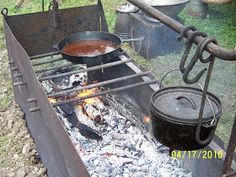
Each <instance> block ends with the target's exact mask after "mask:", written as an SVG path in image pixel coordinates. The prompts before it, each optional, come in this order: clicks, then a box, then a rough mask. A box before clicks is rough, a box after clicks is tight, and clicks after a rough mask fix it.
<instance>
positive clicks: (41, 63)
mask: <svg viewBox="0 0 236 177" xmlns="http://www.w3.org/2000/svg"><path fill="white" fill-rule="evenodd" d="M62 60H65V59H64V58H62V57H60V58H57V59H54V60H48V61H44V62H38V63H34V64H33V66H39V65H44V64H48V63H53V62H57V61H62Z"/></svg>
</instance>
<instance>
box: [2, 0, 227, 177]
mask: <svg viewBox="0 0 236 177" xmlns="http://www.w3.org/2000/svg"><path fill="white" fill-rule="evenodd" d="M54 3H55V2H54ZM56 7H57V5H56V4H54V8H52V9H53V10H50V11H47V12H39V13H34V14H23V15H15V16H9V15H8V14H7V9H4V10H3V11H2V14H3V16H4V30H5V36H6V44H7V50H8V56H9V66H10V70H11V75H12V81H13V86H14V95H15V99H16V102H17V103H18V104H19V105H20V106H21V108H22V110H23V111H24V113H25V117H26V120H27V125H28V128H29V130H30V132H31V134H32V137H33V138H34V141H35V144H36V147H37V150H38V153H39V155H40V157H41V159H42V162H43V163H44V165H45V166H46V167H47V171H48V175H49V176H53V177H54V176H55V177H65V176H66V177H67V176H71V177H75V176H76V177H79V176H81V177H85V176H104V177H105V176H145V175H147V176H187V177H190V176H211V175H212V174H214V175H215V176H220V175H221V173H222V170H221V169H222V166H223V160H222V158H223V157H222V158H212V159H207V160H205V159H201V158H199V159H192V158H188V157H185V156H183V157H182V158H181V159H182V160H181V159H179V158H178V157H177V156H174V155H173V152H174V153H175V152H177V151H172V150H171V151H170V150H169V148H167V147H165V146H163V145H161V144H160V143H159V142H157V141H156V139H155V138H154V137H153V136H152V134H151V133H150V132H152V131H151V122H150V107H149V105H150V98H151V95H152V94H153V93H154V92H155V91H157V90H158V89H159V84H160V83H159V81H158V80H157V79H155V78H154V77H153V76H152V74H151V73H150V72H147V71H144V70H142V69H140V67H139V66H138V65H137V64H136V63H135V62H134V61H133V60H132V59H131V58H130V57H129V56H128V55H127V54H126V52H125V51H123V49H121V48H120V49H118V52H117V53H116V55H115V56H113V59H112V61H103V62H102V63H99V64H97V65H93V66H90V65H86V64H74V63H71V62H69V61H67V60H66V59H65V58H63V57H62V55H61V54H60V53H58V52H57V51H55V50H54V49H53V45H54V44H56V43H57V42H58V41H59V40H60V39H61V38H63V37H65V36H68V35H70V34H73V33H76V32H82V31H99V30H101V31H108V28H107V24H106V20H105V17H104V12H103V7H102V4H101V1H100V0H98V4H95V5H90V6H83V7H78V8H70V9H63V10H59V9H57V8H56ZM206 150H207V151H214V150H219V151H222V152H223V150H222V149H221V148H220V146H219V143H218V144H217V143H216V141H214V140H213V142H212V143H211V144H210V145H209V146H208V147H207V148H206ZM171 155H172V156H171ZM213 162H214V163H213Z"/></svg>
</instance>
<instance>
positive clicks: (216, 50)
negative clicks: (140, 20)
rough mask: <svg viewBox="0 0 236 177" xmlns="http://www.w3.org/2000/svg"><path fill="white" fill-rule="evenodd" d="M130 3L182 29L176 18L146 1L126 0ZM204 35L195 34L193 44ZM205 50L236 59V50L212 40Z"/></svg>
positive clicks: (229, 58)
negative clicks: (227, 48) (226, 47)
mask: <svg viewBox="0 0 236 177" xmlns="http://www.w3.org/2000/svg"><path fill="white" fill-rule="evenodd" d="M128 1H129V2H130V3H132V4H134V5H135V6H137V7H138V8H140V9H141V10H143V11H144V12H146V13H148V14H149V15H151V16H153V17H155V18H156V19H158V20H160V21H161V22H162V23H164V24H165V25H167V26H168V27H170V28H172V29H173V30H175V31H176V32H178V33H180V32H181V31H182V30H183V29H184V25H182V24H180V23H179V22H177V21H176V20H174V19H172V18H170V17H169V16H167V15H165V14H163V13H161V12H160V11H158V10H156V9H155V8H153V7H151V6H149V5H148V4H147V3H144V2H143V1H141V0H128ZM192 33H193V31H192V30H189V31H188V32H187V33H186V36H185V37H186V38H188V37H189V36H190V35H191V34H192ZM203 39H204V37H202V36H197V37H196V38H195V39H194V43H195V44H199V43H200V42H201V41H202V40H203ZM206 49H207V51H208V52H210V53H211V54H213V55H215V56H216V57H218V58H220V59H222V60H229V61H236V50H231V51H230V50H226V49H224V48H222V47H220V46H218V45H216V44H214V43H213V42H211V43H209V44H208V45H207V47H206Z"/></svg>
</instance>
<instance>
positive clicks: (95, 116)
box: [77, 88, 108, 124]
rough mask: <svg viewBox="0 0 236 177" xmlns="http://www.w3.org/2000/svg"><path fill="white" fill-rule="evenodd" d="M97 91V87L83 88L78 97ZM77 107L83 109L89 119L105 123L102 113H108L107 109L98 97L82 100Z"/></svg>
mask: <svg viewBox="0 0 236 177" xmlns="http://www.w3.org/2000/svg"><path fill="white" fill-rule="evenodd" d="M96 92H98V89H97V88H95V89H89V90H83V91H82V92H80V93H79V94H78V97H83V96H87V95H90V94H94V93H96ZM77 106H79V108H80V109H81V110H82V111H83V113H84V114H85V115H87V116H88V117H89V118H90V119H92V120H93V121H94V122H95V123H97V124H103V123H105V120H104V118H103V117H104V115H106V114H107V113H108V110H107V108H106V106H105V105H104V104H103V102H102V100H101V99H100V97H94V98H89V99H85V100H83V102H82V103H80V104H79V105H77Z"/></svg>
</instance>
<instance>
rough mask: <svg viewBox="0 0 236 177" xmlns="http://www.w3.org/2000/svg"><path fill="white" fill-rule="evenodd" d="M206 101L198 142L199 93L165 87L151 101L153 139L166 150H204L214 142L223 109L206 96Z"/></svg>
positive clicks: (194, 89)
mask: <svg viewBox="0 0 236 177" xmlns="http://www.w3.org/2000/svg"><path fill="white" fill-rule="evenodd" d="M207 95H208V101H206V103H205V109H204V113H203V118H202V124H201V132H200V139H201V140H202V141H204V140H208V141H205V142H204V144H202V143H200V144H199V143H198V141H196V139H195V135H196V128H197V125H198V116H199V109H200V105H201V99H202V90H200V89H197V88H192V87H184V86H178V87H167V88H163V89H160V90H158V91H156V92H155V93H154V94H153V95H152V97H151V106H150V108H151V117H152V128H153V134H154V136H155V138H156V139H157V140H158V141H159V142H160V143H162V144H164V145H165V146H168V147H169V148H171V149H177V150H196V149H200V148H203V147H204V146H206V145H207V144H209V143H210V141H211V140H212V138H213V135H214V132H215V129H216V126H217V123H218V120H219V118H220V115H221V112H222V109H221V102H220V100H219V99H218V98H217V97H216V96H215V95H213V94H211V93H209V92H208V93H207Z"/></svg>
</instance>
